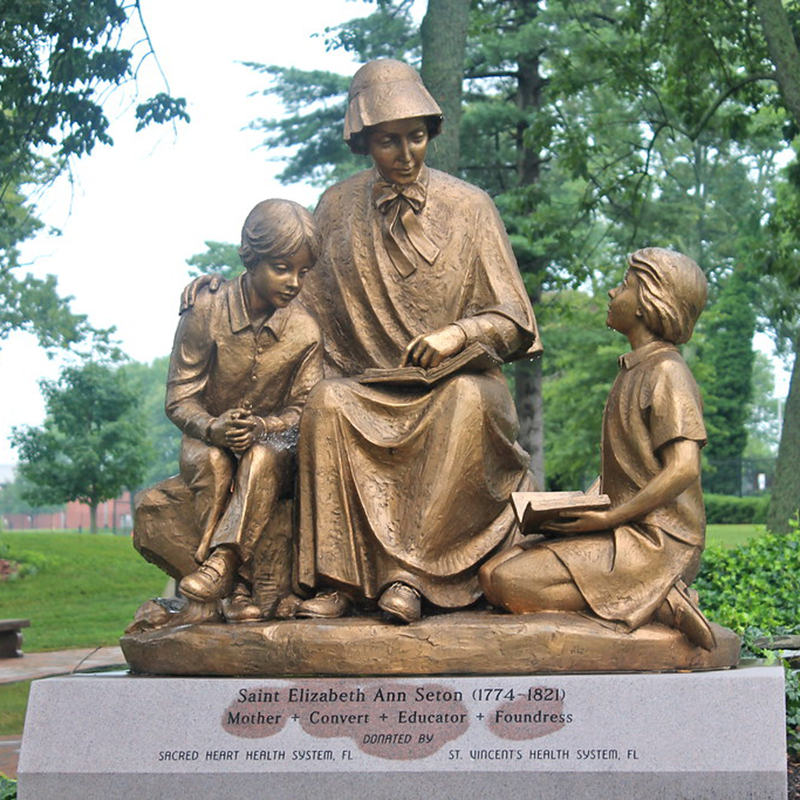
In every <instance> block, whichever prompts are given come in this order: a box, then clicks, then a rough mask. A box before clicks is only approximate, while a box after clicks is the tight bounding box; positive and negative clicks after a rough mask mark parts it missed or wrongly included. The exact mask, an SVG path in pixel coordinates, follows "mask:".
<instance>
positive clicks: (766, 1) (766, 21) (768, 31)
mask: <svg viewBox="0 0 800 800" xmlns="http://www.w3.org/2000/svg"><path fill="white" fill-rule="evenodd" d="M755 3H756V8H757V9H758V16H759V17H760V18H761V27H762V29H763V31H764V36H765V37H766V39H767V46H768V47H769V55H770V58H771V59H772V62H773V63H774V64H775V71H776V72H777V74H778V84H779V85H780V87H781V92H782V93H783V101H784V103H785V104H786V109H787V110H788V111H789V113H790V114H791V115H792V116H793V117H794V119H795V122H797V124H798V125H800V52H798V49H797V43H796V42H795V39H794V35H793V33H792V26H791V23H790V22H789V17H788V16H787V14H786V9H785V8H784V6H783V3H782V2H781V0H755Z"/></svg>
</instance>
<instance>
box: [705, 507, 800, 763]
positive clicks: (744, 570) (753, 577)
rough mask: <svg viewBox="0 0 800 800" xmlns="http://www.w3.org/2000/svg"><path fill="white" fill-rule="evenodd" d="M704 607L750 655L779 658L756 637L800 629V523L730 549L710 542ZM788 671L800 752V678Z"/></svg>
mask: <svg viewBox="0 0 800 800" xmlns="http://www.w3.org/2000/svg"><path fill="white" fill-rule="evenodd" d="M694 587H695V588H696V589H697V591H698V593H699V595H700V605H701V606H702V608H703V610H704V611H705V613H706V614H707V615H708V617H709V618H710V619H712V620H714V622H718V623H719V624H721V625H725V626H727V627H728V628H731V629H733V630H734V631H736V633H738V634H739V635H740V636H742V639H743V644H744V647H745V652H746V654H750V655H756V656H760V657H766V658H774V654H773V653H771V652H770V651H765V650H762V649H760V648H759V647H758V646H757V645H756V644H755V640H756V639H758V638H760V637H763V636H777V635H780V634H797V633H800V522H798V520H796V519H795V520H793V521H792V523H791V530H790V532H789V533H788V534H775V533H766V534H764V535H763V536H758V537H756V538H755V539H752V540H750V541H749V542H747V543H745V544H743V545H741V546H739V547H736V548H733V549H731V550H725V549H723V548H722V547H721V546H719V545H711V546H710V547H708V549H707V550H706V551H705V553H704V555H703V565H702V568H701V570H700V574H699V575H698V576H697V580H696V581H695V583H694ZM784 669H785V672H786V740H787V748H788V750H789V753H791V754H792V755H795V756H796V755H798V754H800V681H799V680H798V675H797V673H795V672H793V671H792V670H791V669H789V668H788V665H787V664H786V662H784Z"/></svg>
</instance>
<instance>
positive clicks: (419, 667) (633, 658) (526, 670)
mask: <svg viewBox="0 0 800 800" xmlns="http://www.w3.org/2000/svg"><path fill="white" fill-rule="evenodd" d="M712 628H713V630H714V633H715V638H716V642H717V643H716V646H715V647H714V649H713V650H711V651H709V650H705V649H703V648H702V647H695V646H693V645H692V644H690V643H689V641H688V640H687V639H686V637H684V636H683V635H682V634H681V633H680V632H679V631H676V630H675V629H673V628H668V627H666V626H664V625H658V624H650V625H644V626H642V627H641V628H639V629H637V630H636V631H634V632H633V633H627V632H626V631H625V630H624V629H623V627H622V626H616V627H615V626H613V625H611V626H606V625H603V624H601V623H600V622H598V621H597V620H593V619H589V618H588V617H586V616H582V615H579V614H570V613H566V612H542V613H539V614H519V615H511V614H493V613H489V612H479V611H458V612H453V613H450V614H439V615H436V616H429V617H425V618H424V619H422V620H420V621H419V622H415V623H412V624H411V625H407V626H402V627H401V626H397V625H389V624H387V623H386V622H384V621H382V620H381V619H379V618H376V617H347V618H345V619H337V620H325V621H321V620H279V621H271V622H266V623H260V622H256V623H246V624H245V623H242V624H238V625H225V624H206V625H186V626H182V627H178V628H163V629H161V630H154V631H148V632H145V633H140V634H129V635H126V636H123V637H122V640H121V642H120V644H121V646H122V650H123V652H124V653H125V657H126V659H127V660H128V663H129V664H130V665H131V668H132V669H133V670H134V671H136V672H147V673H151V674H164V675H249V676H270V677H285V676H292V675H297V676H300V675H304V676H314V675H500V674H532V673H558V672H640V671H641V672H670V671H674V670H704V669H720V668H725V667H730V666H734V665H736V663H737V662H738V659H739V638H738V637H737V636H735V635H734V634H733V633H731V632H730V631H729V630H727V629H725V628H722V627H720V626H718V625H712Z"/></svg>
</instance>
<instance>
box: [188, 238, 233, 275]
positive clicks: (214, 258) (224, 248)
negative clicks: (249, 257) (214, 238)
mask: <svg viewBox="0 0 800 800" xmlns="http://www.w3.org/2000/svg"><path fill="white" fill-rule="evenodd" d="M205 244H206V251H205V252H204V253H196V254H195V255H193V256H190V257H189V258H187V259H186V263H187V264H188V265H189V266H190V267H191V268H192V269H190V270H189V275H191V277H193V278H196V277H197V276H198V275H207V274H208V273H211V272H216V273H218V274H220V275H222V276H223V277H224V278H225V279H226V280H230V279H231V278H234V277H236V276H237V275H239V274H240V273H241V272H243V271H244V267H243V266H242V259H241V258H239V248H238V246H237V245H235V244H229V243H227V242H206V243H205Z"/></svg>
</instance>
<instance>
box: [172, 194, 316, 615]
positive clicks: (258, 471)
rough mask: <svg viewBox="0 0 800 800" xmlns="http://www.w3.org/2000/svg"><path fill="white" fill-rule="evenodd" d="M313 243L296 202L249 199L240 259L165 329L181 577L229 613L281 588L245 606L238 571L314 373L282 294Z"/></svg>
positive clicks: (294, 310) (264, 518) (280, 490)
mask: <svg viewBox="0 0 800 800" xmlns="http://www.w3.org/2000/svg"><path fill="white" fill-rule="evenodd" d="M319 249H320V241H319V235H318V233H317V230H316V227H315V223H314V219H313V217H312V215H311V214H310V213H309V212H308V211H307V210H306V209H304V208H303V207H302V206H300V205H298V204H297V203H294V202H292V201H289V200H265V201H263V202H261V203H259V204H258V205H257V206H256V207H255V208H254V209H253V210H252V211H251V212H250V214H249V215H248V216H247V219H246V220H245V223H244V226H243V228H242V244H241V247H240V249H239V255H240V257H241V259H242V263H243V264H244V266H245V270H246V271H245V272H244V273H243V274H242V275H240V276H239V277H238V278H236V279H234V280H230V281H227V282H225V283H224V284H222V285H221V286H220V287H219V289H218V291H216V292H210V291H209V290H208V289H201V290H200V291H198V293H197V296H196V298H195V302H194V305H193V306H192V307H191V308H188V309H186V310H185V311H184V312H183V313H182V314H181V318H180V322H179V323H178V329H177V331H176V334H175V343H174V345H173V348H172V355H171V358H170V366H169V377H168V379H167V398H166V411H167V416H168V417H169V418H170V420H172V422H174V423H175V425H177V426H178V427H179V428H180V429H181V430H182V431H183V439H182V442H181V454H180V471H181V476H182V477H183V479H184V481H185V482H186V484H187V485H188V486H189V488H190V489H191V492H192V496H193V502H194V509H195V514H196V518H197V522H198V524H199V526H200V533H201V538H200V545H199V547H198V549H197V553H196V555H195V559H196V560H197V561H198V563H199V564H200V566H199V568H198V569H197V570H196V571H195V572H193V573H191V574H189V575H186V576H185V577H184V578H183V579H182V580H181V582H180V585H179V588H180V591H181V593H182V594H183V595H184V596H185V597H186V598H187V599H189V600H190V601H194V602H195V603H201V604H207V605H208V607H209V608H210V607H211V604H213V605H216V601H217V600H219V599H220V598H227V599H226V601H225V603H224V604H223V608H224V611H225V616H226V618H227V619H228V620H230V621H236V620H245V619H258V618H260V617H262V616H263V617H269V616H271V615H272V613H273V612H274V606H275V605H277V602H278V600H279V598H278V597H277V596H276V597H275V598H274V603H273V606H272V609H270V608H266V609H262V608H259V607H258V606H255V605H254V604H253V602H252V599H251V596H250V587H248V585H247V582H246V581H243V580H242V578H241V576H242V574H247V572H248V567H249V564H250V561H251V559H252V556H253V551H254V548H255V546H256V544H257V542H258V539H259V537H260V536H261V534H262V532H263V530H264V528H265V526H266V524H267V522H268V520H269V518H270V515H271V514H272V513H273V511H274V509H275V505H276V503H277V501H278V499H279V498H280V497H281V496H282V495H285V494H287V493H288V492H290V491H291V489H292V486H293V480H294V455H295V443H296V441H297V425H298V422H299V420H300V414H301V411H302V409H303V406H304V404H305V402H306V398H307V396H308V393H309V392H310V390H311V389H312V387H313V386H314V385H315V384H316V383H317V382H318V381H319V380H320V378H321V377H322V346H321V341H322V335H321V333H320V330H319V327H318V325H317V323H316V321H315V320H314V319H313V318H312V317H311V316H310V315H309V314H308V313H307V312H306V311H305V310H304V309H303V308H302V306H301V305H300V304H299V303H294V302H292V300H293V299H294V298H295V297H296V296H297V294H298V293H299V291H300V289H301V287H302V285H303V280H304V278H305V275H306V274H307V272H308V271H309V270H310V269H311V268H312V267H313V265H314V262H315V261H316V259H317V256H318V254H319ZM234 584H235V590H234V591H233V594H232V596H230V597H228V596H229V595H231V590H232V589H233V588H234Z"/></svg>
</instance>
